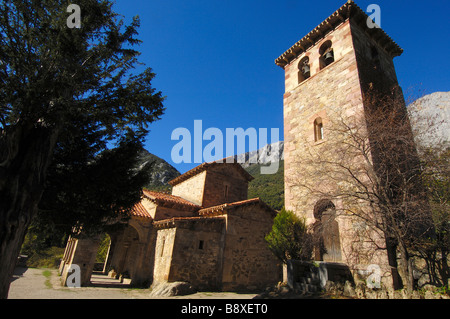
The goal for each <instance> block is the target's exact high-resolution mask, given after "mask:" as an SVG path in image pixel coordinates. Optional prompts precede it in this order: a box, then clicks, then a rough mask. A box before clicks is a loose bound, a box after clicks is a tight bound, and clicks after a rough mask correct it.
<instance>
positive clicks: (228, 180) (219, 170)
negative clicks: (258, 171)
mask: <svg viewBox="0 0 450 319" xmlns="http://www.w3.org/2000/svg"><path fill="white" fill-rule="evenodd" d="M247 192H248V182H247V180H246V179H245V178H244V177H243V176H242V175H241V174H239V173H238V172H237V169H236V167H235V164H222V165H216V166H213V167H211V168H209V169H208V171H207V174H206V181H205V191H204V196H203V207H211V206H216V205H220V204H223V203H231V202H237V201H241V200H246V199H247Z"/></svg>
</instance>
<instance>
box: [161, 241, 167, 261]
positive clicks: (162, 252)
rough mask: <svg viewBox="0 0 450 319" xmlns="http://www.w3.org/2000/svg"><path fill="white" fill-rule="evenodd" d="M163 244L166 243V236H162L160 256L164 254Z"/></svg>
mask: <svg viewBox="0 0 450 319" xmlns="http://www.w3.org/2000/svg"><path fill="white" fill-rule="evenodd" d="M165 244H166V238H164V237H163V239H162V245H161V255H160V257H162V256H163V255H164V245H165Z"/></svg>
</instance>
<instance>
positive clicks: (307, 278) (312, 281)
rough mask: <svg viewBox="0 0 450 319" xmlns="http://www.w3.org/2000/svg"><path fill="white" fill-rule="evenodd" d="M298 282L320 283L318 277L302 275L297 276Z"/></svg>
mask: <svg viewBox="0 0 450 319" xmlns="http://www.w3.org/2000/svg"><path fill="white" fill-rule="evenodd" d="M298 282H300V283H303V284H309V285H317V286H319V285H320V280H319V279H315V278H311V277H302V278H299V280H298Z"/></svg>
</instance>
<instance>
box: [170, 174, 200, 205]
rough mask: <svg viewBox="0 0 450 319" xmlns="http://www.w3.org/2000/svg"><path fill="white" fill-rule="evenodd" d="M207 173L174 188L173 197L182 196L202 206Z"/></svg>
mask: <svg viewBox="0 0 450 319" xmlns="http://www.w3.org/2000/svg"><path fill="white" fill-rule="evenodd" d="M205 178H206V171H203V172H201V173H199V174H198V175H195V176H193V177H191V178H189V179H187V180H185V181H183V182H181V183H179V184H177V185H175V186H174V187H173V188H172V195H175V196H180V197H181V198H184V199H186V200H188V201H190V202H192V203H194V204H196V205H200V206H201V205H202V202H203V189H204V187H205Z"/></svg>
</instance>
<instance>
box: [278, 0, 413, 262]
mask: <svg viewBox="0 0 450 319" xmlns="http://www.w3.org/2000/svg"><path fill="white" fill-rule="evenodd" d="M367 19H368V16H367V14H366V13H365V12H364V11H363V10H362V9H361V8H359V7H358V6H357V5H356V4H355V3H354V2H353V1H352V0H349V1H347V2H346V3H345V4H344V5H343V6H342V7H340V8H339V9H338V10H337V11H335V12H334V13H333V14H332V15H331V16H329V17H328V18H327V19H326V20H325V21H323V22H322V23H320V24H319V25H318V26H317V27H316V28H314V29H313V30H312V31H311V32H309V33H308V34H307V35H306V36H304V37H303V38H301V39H300V40H299V41H298V42H296V43H295V44H294V45H293V46H292V47H290V48H289V49H288V50H287V51H286V52H284V53H283V54H282V55H281V56H280V57H279V58H277V59H276V60H275V63H276V64H277V65H278V66H280V67H281V68H282V69H283V70H284V72H285V93H284V99H283V104H284V159H285V207H286V209H288V210H292V211H293V212H294V213H295V214H297V215H299V216H303V217H305V218H306V220H307V223H308V224H309V225H310V226H311V228H312V229H315V230H318V231H324V232H326V233H324V235H323V241H322V242H323V245H325V247H324V252H320V251H316V252H315V258H316V260H317V259H318V260H322V261H331V262H342V263H347V264H349V263H350V261H349V256H350V255H352V254H353V253H354V251H350V248H349V247H350V246H351V245H352V243H351V242H350V241H349V239H346V238H345V236H346V235H347V236H349V237H353V235H351V232H352V231H354V230H355V227H356V226H355V223H353V221H350V220H349V218H347V216H345V211H346V207H345V204H344V203H343V202H341V201H339V200H335V199H332V198H326V197H321V196H320V193H321V192H322V193H323V194H325V193H326V191H327V190H329V189H331V188H333V187H334V185H335V183H338V182H339V180H334V181H327V180H324V179H323V178H322V176H320V174H318V175H316V176H312V174H308V173H309V172H311V171H314V172H318V171H320V167H313V166H314V165H315V164H314V163H311V162H308V161H304V160H303V158H304V157H305V154H310V153H321V152H325V151H330V149H329V148H330V147H332V146H331V145H332V143H330V139H332V138H333V136H332V134H331V133H330V122H331V120H332V117H334V116H336V114H339V115H340V116H343V117H347V118H350V117H353V118H359V119H364V116H365V111H364V110H365V107H366V106H365V103H366V102H365V98H364V96H365V95H366V94H368V93H369V92H372V91H374V90H375V91H377V92H381V93H383V92H384V93H386V94H391V95H392V94H394V95H395V96H397V97H398V99H399V100H401V101H404V100H403V94H402V92H401V89H400V87H399V85H398V81H397V76H396V72H395V68H394V63H393V59H394V58H395V57H397V56H399V55H401V54H402V52H403V50H402V49H401V48H400V47H399V46H398V45H397V44H396V43H395V42H394V41H393V40H392V39H391V38H390V37H389V36H388V35H387V34H386V33H385V32H384V31H383V30H382V29H381V28H370V27H369V26H368V23H367ZM331 156H332V157H335V159H338V158H339V157H342V156H345V154H338V153H334V154H333V152H331ZM317 165H320V164H317ZM305 178H310V179H311V178H312V179H315V180H313V181H309V182H310V183H309V185H313V187H314V185H315V187H316V192H315V193H314V194H315V195H311V192H308V190H307V189H305V188H302V187H300V184H302V182H303V181H302V179H305ZM314 183H315V184H314ZM324 196H325V195H324ZM325 251H326V252H325ZM378 257H379V259H380V260H381V259H383V260H385V261H386V260H387V256H386V253H385V252H384V253H382V255H379V256H378ZM386 262H387V261H386ZM354 263H360V264H365V263H371V262H370V260H369V259H366V260H363V259H362V258H359V257H358V258H357V259H356V261H355V262H354ZM372 263H378V261H377V262H372ZM380 263H382V261H380ZM366 266H367V264H366ZM363 268H364V267H363ZM387 268H388V267H387Z"/></svg>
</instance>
